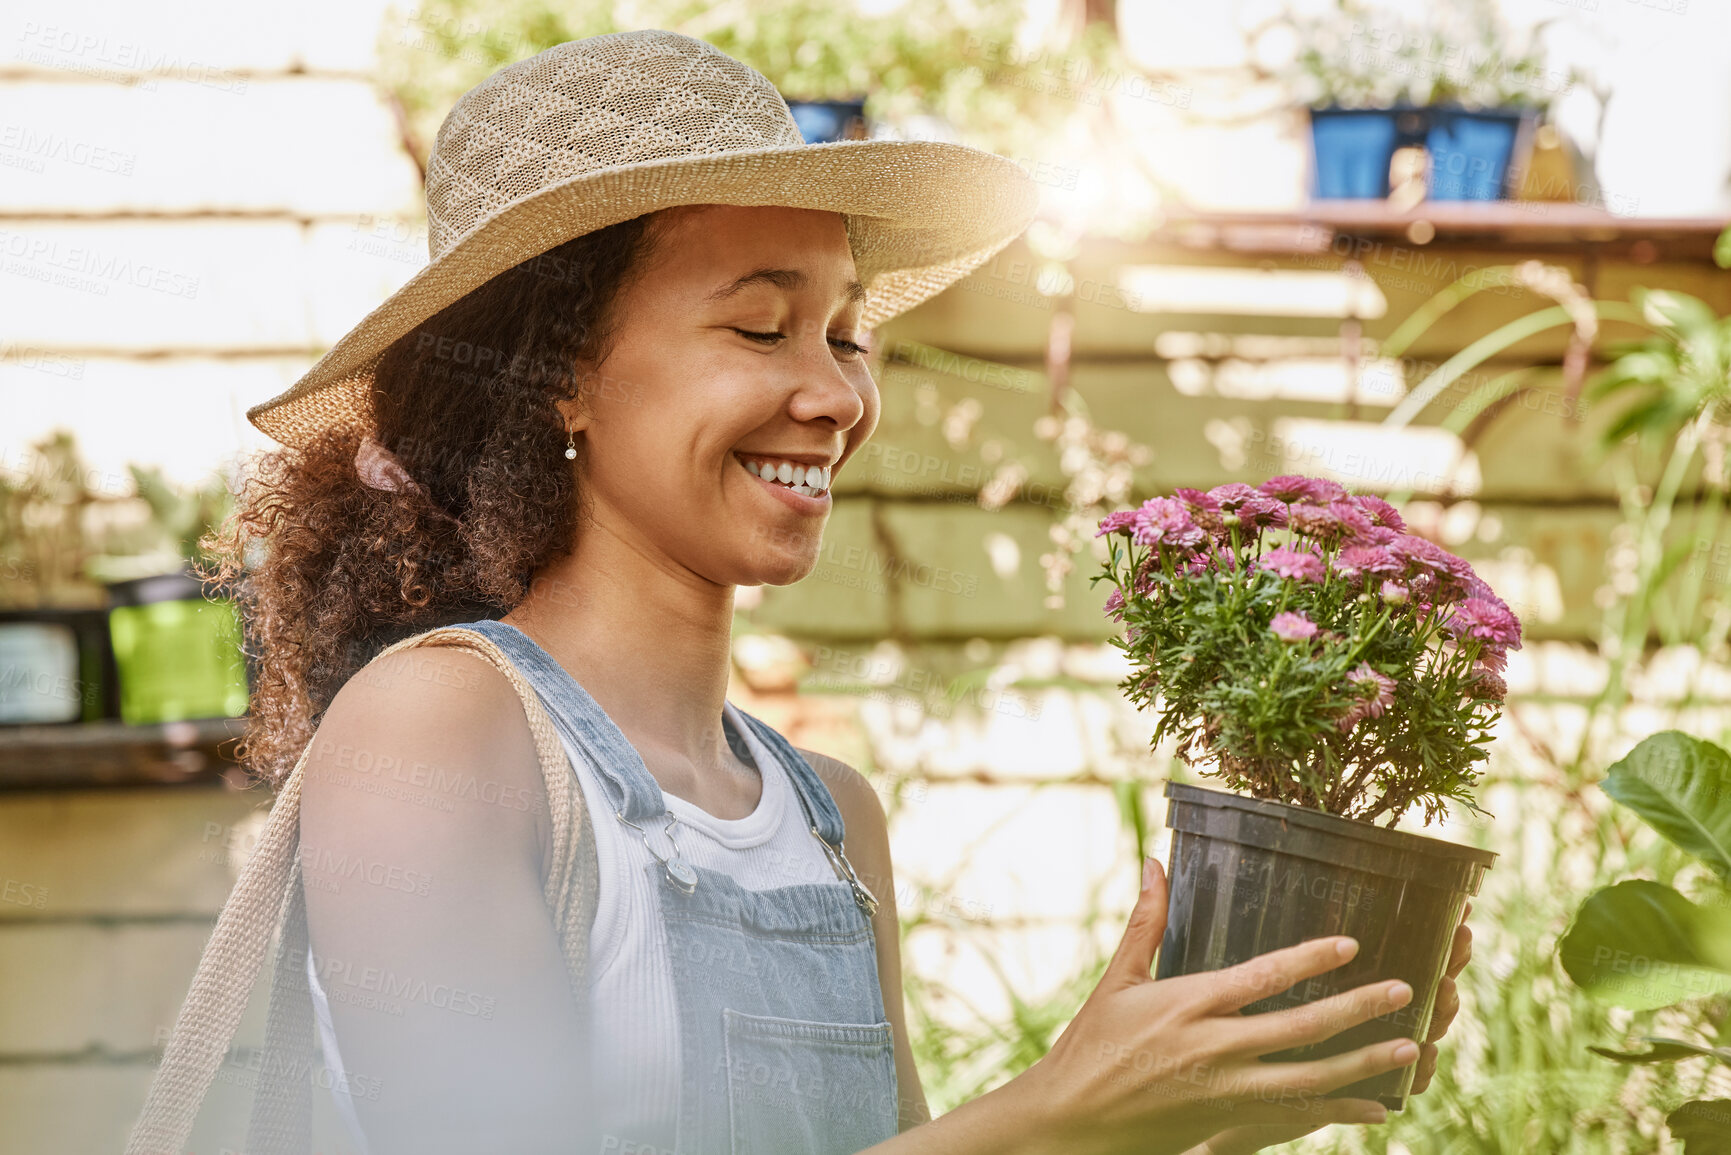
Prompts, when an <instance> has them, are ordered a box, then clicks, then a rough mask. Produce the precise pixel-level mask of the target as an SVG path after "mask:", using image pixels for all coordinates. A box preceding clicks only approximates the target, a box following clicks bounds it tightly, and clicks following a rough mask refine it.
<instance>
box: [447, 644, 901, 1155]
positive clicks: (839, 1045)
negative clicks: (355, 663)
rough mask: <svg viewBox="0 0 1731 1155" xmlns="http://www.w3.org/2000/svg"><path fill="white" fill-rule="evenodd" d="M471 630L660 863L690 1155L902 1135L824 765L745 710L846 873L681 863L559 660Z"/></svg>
mask: <svg viewBox="0 0 1731 1155" xmlns="http://www.w3.org/2000/svg"><path fill="white" fill-rule="evenodd" d="M462 626H463V628H466V629H472V630H475V631H476V632H478V633H481V634H483V635H485V636H486V637H487V638H489V639H491V640H492V641H493V642H494V643H496V644H497V645H498V646H499V648H500V649H502V650H503V651H504V652H505V655H506V656H507V657H509V658H510V659H511V662H512V664H513V665H515V666H516V667H517V669H518V670H519V671H521V672H522V674H523V676H524V678H526V679H527V680H528V681H529V683H530V685H532V686H534V687H535V691H536V693H537V694H539V695H540V698H541V701H542V702H543V703H544V704H545V705H546V707H547V711H548V713H549V714H551V715H552V717H553V720H554V722H555V724H556V725H557V726H558V727H559V730H560V732H561V733H562V734H563V736H564V737H565V739H566V741H567V742H568V743H569V744H570V745H571V746H572V747H573V748H575V749H576V750H579V751H581V752H582V753H583V754H584V755H585V756H587V758H588V760H589V762H590V764H591V766H592V767H593V768H594V770H595V771H596V772H597V773H598V774H599V777H600V780H601V781H602V783H603V784H604V785H605V787H606V790H607V794H608V796H609V798H610V799H611V800H612V803H613V805H614V807H615V812H614V815H613V817H614V818H615V819H616V820H618V821H619V822H622V823H624V824H625V825H626V827H628V828H632V829H634V830H636V831H637V832H638V834H637V836H638V837H642V838H643V840H644V843H645V845H647V846H648V847H649V848H650V852H651V854H652V855H653V856H654V857H655V858H656V859H657V860H658V861H656V862H652V863H650V864H648V869H649V870H650V871H651V872H652V874H653V876H654V877H655V878H656V880H657V882H658V885H659V886H660V894H661V909H662V914H663V925H664V930H665V933H666V935H667V944H668V948H669V950H668V954H669V956H670V957H671V960H672V971H673V986H674V992H675V998H676V1002H677V1017H678V1023H679V1030H680V1036H681V1042H682V1051H683V1053H682V1055H681V1063H682V1067H681V1071H680V1080H679V1088H680V1089H679V1107H678V1119H677V1121H676V1132H675V1133H676V1135H677V1136H678V1138H677V1140H676V1144H675V1151H676V1152H677V1155H746V1153H748V1152H749V1153H751V1155H777V1153H780V1152H790V1153H791V1152H800V1153H802V1155H846V1153H851V1152H855V1151H859V1150H861V1149H863V1148H866V1147H870V1146H871V1145H873V1144H874V1143H880V1142H882V1141H883V1140H885V1139H889V1138H891V1137H893V1136H894V1135H895V1134H896V1132H897V1109H896V1102H897V1100H896V1095H897V1087H896V1069H895V1050H894V1043H893V1036H892V1033H891V1028H890V1024H889V1021H888V1020H887V1018H886V1017H885V1015H884V1004H883V992H882V989H881V988H880V986H879V983H878V971H877V952H876V951H877V948H876V941H875V938H874V934H873V930H872V924H871V919H870V917H869V913H868V912H869V911H871V910H875V909H876V905H877V904H876V900H875V899H874V898H873V897H872V895H871V892H870V891H869V890H867V889H866V888H865V886H864V885H863V884H862V883H860V881H859V880H858V878H857V877H856V876H855V875H854V873H853V868H852V866H851V865H849V864H848V862H847V859H846V858H845V856H844V855H843V854H842V852H841V843H842V837H843V827H842V818H841V812H840V811H839V810H838V809H837V808H836V805H835V800H834V798H832V797H831V795H830V792H829V790H828V788H827V787H825V786H824V784H823V782H822V780H821V779H819V778H818V776H817V773H816V772H815V771H814V770H812V768H811V766H810V764H809V763H807V762H806V760H805V759H804V758H803V757H801V756H800V754H799V753H798V751H796V750H794V748H793V747H792V745H790V744H789V743H788V741H787V740H786V739H785V738H783V737H782V736H781V735H780V734H779V733H777V732H776V731H775V730H774V729H773V728H771V727H770V726H768V725H766V724H765V723H763V722H762V721H760V720H759V719H757V718H755V717H753V716H752V715H750V714H747V713H746V712H745V711H743V710H740V711H739V713H740V716H741V717H743V718H745V719H746V722H747V724H748V725H750V726H751V727H752V728H753V730H755V731H756V733H757V736H758V738H759V739H760V740H761V741H762V742H763V744H764V745H765V746H766V747H768V748H769V749H770V750H771V751H773V752H774V753H775V754H776V755H777V756H779V757H780V758H781V760H782V762H783V763H784V764H785V766H786V767H787V770H788V773H789V776H790V778H791V779H792V783H793V787H794V793H795V794H796V795H797V796H798V797H799V800H800V804H801V806H802V808H803V810H804V812H805V817H806V818H807V820H808V825H809V826H810V827H811V828H812V830H813V834H814V836H816V837H817V838H818V840H819V841H820V843H822V845H823V850H824V854H825V856H826V857H827V858H828V859H829V860H830V863H831V865H832V866H834V867H835V870H836V876H837V879H838V881H837V882H833V883H831V882H821V883H815V882H807V883H799V884H795V885H790V886H778V887H775V888H773V889H769V890H748V889H746V888H744V887H742V886H740V885H739V884H738V883H737V882H735V881H734V880H733V879H732V878H730V877H728V876H727V875H726V874H722V873H718V872H716V871H713V870H710V869H708V868H706V867H701V866H696V865H694V864H691V863H688V862H686V861H685V860H683V859H682V858H680V857H679V854H678V839H677V829H678V828H677V819H675V818H674V816H673V815H672V814H670V813H668V812H667V809H666V805H665V803H664V801H663V798H664V796H663V794H662V790H661V787H660V785H659V784H658V783H657V782H656V781H655V779H654V778H652V777H651V776H650V774H649V771H648V769H647V768H646V767H645V766H644V764H643V759H642V757H641V756H639V755H638V753H637V751H636V749H635V748H634V747H633V746H632V745H631V743H630V742H629V741H628V740H627V739H626V737H625V735H624V734H623V733H622V732H621V731H620V730H619V728H618V727H617V726H616V725H615V724H614V723H613V720H612V719H611V718H609V717H608V716H607V715H606V713H605V712H603V711H602V709H601V707H600V706H599V705H598V704H597V703H596V701H595V700H594V699H593V698H592V697H590V696H589V693H588V692H587V691H586V690H584V689H583V687H582V686H581V685H579V684H578V683H577V681H576V679H574V678H572V677H571V675H570V674H569V673H568V672H567V671H566V670H565V669H564V667H562V666H560V665H559V664H558V662H556V661H554V659H553V657H552V656H551V655H550V654H548V653H547V652H546V651H545V650H543V649H542V648H541V647H540V646H539V645H537V644H536V643H535V642H534V641H533V640H531V639H530V638H529V636H528V635H527V634H525V633H523V632H522V631H521V630H519V629H517V628H516V627H515V626H511V625H508V624H507V623H505V622H499V621H491V620H483V621H477V622H466V623H462ZM735 708H736V709H737V707H735ZM731 740H732V739H731V737H730V741H731ZM760 769H765V768H760ZM606 818H607V816H606V815H602V814H594V815H591V820H592V821H596V822H599V821H603V820H605V819H606ZM651 829H653V830H654V831H655V837H654V838H653V840H652V839H650V838H649V837H648V831H649V830H651ZM658 848H666V850H665V853H664V851H663V849H658Z"/></svg>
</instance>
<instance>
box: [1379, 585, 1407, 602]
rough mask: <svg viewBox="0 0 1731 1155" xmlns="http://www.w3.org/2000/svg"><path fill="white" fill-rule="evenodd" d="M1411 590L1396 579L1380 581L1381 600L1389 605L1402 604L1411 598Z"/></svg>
mask: <svg viewBox="0 0 1731 1155" xmlns="http://www.w3.org/2000/svg"><path fill="white" fill-rule="evenodd" d="M1411 598H1412V591H1411V590H1409V589H1407V588H1406V586H1404V585H1402V584H1401V583H1400V582H1397V581H1385V582H1383V583H1382V600H1383V601H1385V602H1387V603H1388V604H1389V605H1391V606H1404V605H1406V603H1407V602H1408V601H1409V600H1411Z"/></svg>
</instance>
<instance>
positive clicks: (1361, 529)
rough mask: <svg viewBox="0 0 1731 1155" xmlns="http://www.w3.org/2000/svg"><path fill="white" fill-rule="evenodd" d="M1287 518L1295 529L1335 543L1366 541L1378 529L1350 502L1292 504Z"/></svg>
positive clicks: (1317, 538)
mask: <svg viewBox="0 0 1731 1155" xmlns="http://www.w3.org/2000/svg"><path fill="white" fill-rule="evenodd" d="M1286 517H1287V521H1288V522H1289V523H1290V524H1291V526H1292V528H1293V530H1294V531H1295V532H1297V533H1302V534H1304V535H1306V536H1307V537H1312V538H1315V539H1316V540H1318V541H1322V542H1327V543H1329V544H1331V545H1332V544H1334V543H1335V542H1341V541H1358V540H1362V539H1364V538H1366V537H1368V536H1369V535H1370V531H1371V530H1372V529H1374V528H1375V527H1374V526H1372V525H1371V523H1370V518H1368V517H1366V516H1365V515H1364V514H1363V513H1362V512H1361V511H1360V510H1359V508H1358V506H1356V505H1354V504H1352V503H1351V502H1350V501H1331V502H1329V503H1328V504H1327V505H1306V504H1294V505H1292V506H1290V507H1288V509H1287V514H1286Z"/></svg>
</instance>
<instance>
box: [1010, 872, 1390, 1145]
mask: <svg viewBox="0 0 1731 1155" xmlns="http://www.w3.org/2000/svg"><path fill="white" fill-rule="evenodd" d="M1142 882H1143V885H1142V893H1141V895H1140V897H1139V898H1138V900H1137V902H1136V907H1135V909H1134V910H1133V911H1131V914H1130V921H1129V925H1128V926H1127V927H1126V928H1125V931H1124V938H1123V941H1122V942H1120V943H1119V945H1118V949H1117V951H1116V952H1114V953H1113V955H1112V959H1111V961H1110V962H1109V963H1108V964H1107V965H1106V973H1105V974H1104V975H1103V976H1102V977H1101V979H1100V982H1099V984H1098V985H1097V986H1096V987H1095V988H1094V991H1093V993H1091V994H1090V995H1089V996H1088V999H1087V1001H1086V1002H1085V1003H1083V1004H1082V1008H1081V1010H1079V1011H1078V1012H1077V1013H1076V1017H1075V1018H1074V1019H1073V1020H1072V1021H1071V1022H1070V1024H1069V1026H1068V1027H1066V1028H1065V1030H1064V1033H1063V1034H1062V1035H1060V1036H1059V1038H1058V1041H1057V1043H1056V1044H1055V1045H1054V1046H1053V1047H1052V1050H1051V1052H1050V1053H1048V1054H1047V1055H1046V1056H1045V1057H1044V1058H1042V1059H1040V1060H1039V1062H1037V1063H1035V1064H1034V1065H1033V1066H1032V1067H1030V1068H1029V1069H1028V1070H1027V1071H1026V1072H1025V1073H1024V1074H1023V1075H1022V1076H1021V1077H1020V1078H1018V1079H1017V1080H1016V1082H1017V1083H1018V1084H1022V1085H1023V1087H1024V1092H1023V1093H1024V1094H1025V1095H1026V1096H1027V1098H1026V1099H1024V1103H1028V1104H1037V1106H1036V1107H1034V1108H1033V1109H1034V1110H1035V1111H1036V1114H1037V1116H1038V1120H1039V1124H1040V1130H1041V1131H1042V1132H1043V1134H1042V1136H1041V1138H1042V1139H1048V1140H1049V1141H1050V1148H1051V1149H1052V1150H1054V1151H1059V1150H1062V1151H1065V1152H1089V1153H1093V1152H1098V1153H1100V1155H1116V1153H1118V1152H1135V1153H1137V1155H1155V1153H1180V1152H1187V1151H1189V1150H1191V1149H1192V1148H1194V1147H1196V1146H1197V1145H1199V1144H1201V1143H1204V1142H1206V1141H1208V1140H1209V1139H1212V1138H1214V1137H1215V1136H1216V1135H1217V1134H1219V1133H1221V1132H1224V1131H1228V1130H1233V1129H1241V1128H1246V1127H1251V1126H1266V1125H1270V1124H1272V1125H1275V1126H1277V1127H1280V1128H1282V1129H1291V1130H1292V1131H1293V1132H1294V1133H1298V1134H1302V1133H1304V1132H1307V1131H1310V1130H1314V1129H1316V1128H1318V1127H1321V1126H1324V1125H1326V1124H1329V1123H1371V1122H1382V1121H1383V1120H1384V1119H1386V1118H1387V1113H1386V1111H1385V1110H1384V1108H1383V1107H1382V1105H1381V1104H1379V1103H1376V1102H1375V1101H1373V1100H1369V1099H1327V1098H1324V1097H1323V1094H1324V1093H1325V1092H1327V1091H1332V1090H1334V1089H1335V1088H1337V1087H1343V1086H1346V1085H1347V1084H1348V1083H1355V1082H1357V1081H1358V1080H1360V1079H1364V1078H1368V1077H1369V1076H1372V1075H1377V1074H1380V1073H1382V1072H1384V1071H1389V1070H1393V1069H1395V1068H1397V1067H1403V1066H1406V1065H1407V1064H1409V1063H1411V1062H1413V1061H1414V1060H1415V1059H1416V1058H1417V1057H1418V1045H1417V1044H1416V1043H1415V1042H1412V1041H1411V1040H1406V1039H1396V1040H1392V1041H1389V1042H1382V1043H1372V1044H1370V1045H1367V1046H1364V1047H1360V1048H1359V1049H1357V1050H1355V1051H1349V1052H1347V1053H1345V1054H1342V1055H1336V1056H1332V1057H1329V1058H1323V1059H1311V1060H1306V1061H1303V1062H1274V1063H1268V1062H1263V1061H1262V1059H1261V1056H1262V1055H1265V1054H1269V1053H1271V1052H1275V1051H1282V1050H1285V1049H1287V1048H1288V1047H1295V1046H1301V1045H1304V1044H1309V1043H1318V1042H1321V1041H1323V1040H1324V1039H1328V1038H1331V1037H1333V1036H1334V1035H1336V1034H1338V1033H1340V1032H1341V1031H1342V1030H1345V1029H1346V1028H1348V1027H1352V1026H1355V1025H1357V1024H1359V1023H1362V1022H1365V1021H1367V1020H1369V1019H1372V1018H1375V1017H1376V1016H1378V1015H1383V1014H1387V1013H1388V1012H1390V1011H1392V1010H1395V1009H1397V1008H1399V1007H1402V1006H1405V1005H1406V1003H1407V1002H1408V1001H1410V1000H1411V998H1412V989H1411V988H1410V987H1409V986H1407V984H1405V983H1401V982H1392V983H1391V982H1378V983H1370V984H1367V985H1365V986H1361V987H1358V988H1356V989H1354V990H1350V991H1345V992H1342V993H1340V994H1337V995H1333V996H1330V997H1328V998H1324V999H1319V1000H1317V1001H1315V1002H1312V1003H1308V1004H1305V1005H1303V1006H1298V1007H1291V1008H1288V1009H1286V1010H1281V1011H1272V1012H1268V1013H1265V1014H1253V1015H1241V1014H1239V1013H1238V1011H1239V1008H1240V1007H1243V1006H1246V1005H1248V1004H1250V1003H1253V1002H1256V1001H1257V1000H1258V999H1262V998H1266V997H1268V996H1270V995H1274V994H1278V993H1279V992H1281V991H1284V990H1286V989H1287V988H1288V987H1291V986H1292V985H1294V984H1295V983H1298V982H1300V981H1302V980H1304V979H1307V978H1310V977H1311V976H1313V975H1319V974H1322V973H1324V972H1325V971H1329V970H1333V969H1334V968H1335V967H1337V966H1339V965H1341V964H1342V963H1344V962H1346V961H1347V960H1348V959H1350V958H1352V957H1353V955H1354V954H1356V953H1357V951H1358V944H1357V943H1356V942H1355V941H1353V940H1352V939H1350V938H1347V937H1345V936H1340V935H1335V936H1330V937H1327V938H1318V939H1312V940H1311V941H1309V942H1304V943H1300V944H1299V945H1297V946H1293V947H1287V948H1286V949H1284V950H1277V951H1270V952H1269V953H1267V954H1264V955H1259V956H1257V957H1256V958H1253V959H1251V960H1249V961H1248V962H1244V963H1240V964H1239V965H1237V966H1232V967H1226V968H1224V969H1221V970H1217V971H1209V972H1206V973H1203V974H1193V975H1180V976H1176V977H1173V978H1168V979H1161V980H1158V981H1156V980H1155V979H1154V978H1153V977H1152V976H1151V975H1150V970H1151V968H1152V966H1153V962H1154V951H1155V948H1156V947H1158V946H1159V944H1160V939H1161V936H1162V935H1164V934H1165V932H1166V898H1167V887H1166V874H1165V871H1164V870H1162V869H1161V867H1160V864H1159V863H1158V862H1157V861H1156V860H1154V859H1152V858H1150V859H1148V860H1147V862H1146V864H1145V866H1144V869H1143V876H1142ZM1271 1130H1272V1128H1271ZM1245 1133H1246V1132H1243V1131H1240V1134H1241V1135H1242V1134H1245ZM1233 1138H1234V1139H1237V1138H1238V1136H1234V1137H1233ZM1038 1145H1040V1146H1044V1145H1045V1144H1043V1143H1042V1144H1038Z"/></svg>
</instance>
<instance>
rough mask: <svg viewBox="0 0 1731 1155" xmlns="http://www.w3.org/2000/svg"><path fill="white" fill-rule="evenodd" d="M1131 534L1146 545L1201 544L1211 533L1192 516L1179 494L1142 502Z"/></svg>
mask: <svg viewBox="0 0 1731 1155" xmlns="http://www.w3.org/2000/svg"><path fill="white" fill-rule="evenodd" d="M1131 526H1132V528H1131V531H1130V535H1131V537H1133V538H1134V539H1135V540H1136V541H1138V542H1140V543H1141V544H1142V545H1165V546H1178V547H1179V548H1182V549H1189V548H1191V547H1193V546H1197V545H1201V544H1202V541H1203V539H1204V538H1205V537H1207V534H1205V533H1203V532H1202V527H1201V526H1199V525H1197V524H1196V523H1195V522H1194V521H1192V520H1191V518H1190V511H1189V510H1188V509H1185V508H1184V503H1183V502H1182V501H1179V500H1178V499H1177V498H1176V497H1151V498H1149V499H1148V500H1147V501H1145V502H1143V503H1142V508H1141V509H1139V510H1137V511H1136V516H1135V518H1134V519H1133V520H1132V522H1131Z"/></svg>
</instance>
